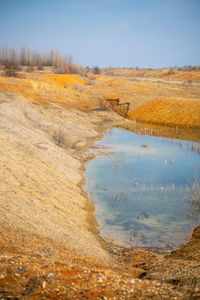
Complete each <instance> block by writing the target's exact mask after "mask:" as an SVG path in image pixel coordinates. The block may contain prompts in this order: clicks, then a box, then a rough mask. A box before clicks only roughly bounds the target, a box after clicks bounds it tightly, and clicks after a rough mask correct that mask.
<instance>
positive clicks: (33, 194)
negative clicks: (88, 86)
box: [0, 92, 110, 261]
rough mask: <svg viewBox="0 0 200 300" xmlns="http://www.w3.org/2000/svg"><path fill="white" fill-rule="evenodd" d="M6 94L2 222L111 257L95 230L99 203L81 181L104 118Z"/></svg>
mask: <svg viewBox="0 0 200 300" xmlns="http://www.w3.org/2000/svg"><path fill="white" fill-rule="evenodd" d="M0 99H1V103H0V113H1V123H0V162H1V173H0V181H1V198H0V216H1V217H0V218H1V221H4V222H6V223H8V224H13V225H16V226H19V227H20V228H22V229H25V230H29V231H31V232H34V233H38V234H41V235H42V236H45V237H50V238H53V239H57V240H60V241H62V242H66V243H67V244H68V246H69V247H70V248H71V249H73V248H74V249H75V250H77V251H79V252H80V253H82V254H83V255H87V256H90V255H91V256H94V257H95V256H97V258H98V259H100V258H101V259H103V260H105V261H109V260H110V258H109V256H108V254H107V253H106V252H105V251H104V250H103V248H102V245H101V244H100V242H99V241H98V239H97V237H96V236H95V234H94V232H95V233H96V232H97V226H96V223H95V219H94V218H93V216H92V214H93V210H94V208H93V206H92V204H91V203H90V202H89V201H88V200H87V198H86V197H85V196H84V194H83V192H82V190H81V188H80V187H79V186H78V184H79V183H80V181H81V180H82V167H83V166H82V163H81V161H80V158H81V160H84V159H85V160H86V159H87V158H88V156H89V155H86V154H83V153H82V151H81V149H82V148H84V147H87V144H88V141H89V140H91V139H93V140H94V139H95V138H97V137H98V136H99V133H98V132H97V131H96V126H95V125H94V123H95V122H97V121H98V117H96V118H95V116H93V117H92V116H86V115H85V114H84V113H80V112H76V111H67V110H63V109H62V108H59V107H56V106H53V105H52V106H50V107H48V108H46V109H44V108H42V107H39V106H34V105H32V104H30V103H28V101H27V100H26V99H25V98H24V97H23V96H19V95H16V94H10V93H5V92H1V94H0ZM76 155H77V158H78V159H76V158H75V156H76ZM78 155H79V157H78Z"/></svg>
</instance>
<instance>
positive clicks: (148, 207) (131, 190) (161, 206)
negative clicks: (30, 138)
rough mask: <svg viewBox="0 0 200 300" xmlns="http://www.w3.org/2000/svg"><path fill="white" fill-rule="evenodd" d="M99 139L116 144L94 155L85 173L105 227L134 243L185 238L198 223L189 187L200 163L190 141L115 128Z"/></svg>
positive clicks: (169, 243) (164, 244)
mask: <svg viewBox="0 0 200 300" xmlns="http://www.w3.org/2000/svg"><path fill="white" fill-rule="evenodd" d="M98 145H99V146H105V147H111V148H112V149H113V150H114V152H113V153H112V154H109V155H101V156H99V157H98V158H97V159H95V160H93V161H90V162H89V163H88V166H87V170H86V173H85V176H86V178H87V184H86V187H85V189H86V191H87V193H88V194H89V196H90V198H91V199H92V200H93V201H94V202H95V204H96V208H97V210H96V216H97V219H98V222H99V224H100V231H101V233H102V234H104V235H106V236H108V237H111V238H113V239H117V240H119V241H120V242H122V243H124V244H127V245H133V246H154V247H156V246H158V247H170V248H171V247H176V246H178V245H180V244H182V243H184V242H185V241H186V240H187V236H188V234H189V232H190V231H191V229H192V227H193V225H194V223H195V222H194V221H193V220H192V219H191V218H190V219H189V218H188V216H187V207H188V204H187V202H186V201H184V197H185V191H186V187H187V185H188V181H189V180H191V181H192V180H193V179H194V174H195V172H197V169H198V168H199V167H200V156H199V154H197V153H195V152H191V151H189V150H188V145H189V142H187V141H178V140H173V141H170V140H169V139H168V140H167V139H163V138H158V137H150V136H141V135H136V134H134V133H131V132H128V131H124V130H120V129H113V130H111V131H110V132H108V133H106V134H105V137H104V139H103V140H102V141H100V142H98Z"/></svg>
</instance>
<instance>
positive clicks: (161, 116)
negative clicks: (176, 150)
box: [128, 99, 200, 128]
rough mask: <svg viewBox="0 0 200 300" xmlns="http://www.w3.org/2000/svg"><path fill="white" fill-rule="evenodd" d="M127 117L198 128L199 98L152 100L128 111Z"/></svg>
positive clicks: (199, 123) (167, 124) (145, 121)
mask: <svg viewBox="0 0 200 300" xmlns="http://www.w3.org/2000/svg"><path fill="white" fill-rule="evenodd" d="M128 117H129V118H130V119H134V120H136V121H139V122H144V123H154V124H160V125H166V126H174V127H176V126H178V127H187V128H188V127H193V128H200V100H191V101H190V100H188V101H186V100H176V99H160V100H152V101H149V102H147V103H145V104H143V105H141V106H140V107H138V108H136V109H135V110H133V111H130V112H129V113H128Z"/></svg>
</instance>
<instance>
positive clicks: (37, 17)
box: [0, 0, 200, 68]
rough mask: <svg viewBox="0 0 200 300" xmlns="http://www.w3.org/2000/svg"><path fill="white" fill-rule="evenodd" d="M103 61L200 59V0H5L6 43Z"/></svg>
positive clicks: (86, 61) (160, 63) (1, 6)
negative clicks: (53, 50)
mask: <svg viewBox="0 0 200 300" xmlns="http://www.w3.org/2000/svg"><path fill="white" fill-rule="evenodd" d="M3 45H7V46H9V47H15V48H19V47H21V46H27V47H29V48H31V49H32V50H34V49H36V50H40V51H46V50H51V49H55V50H56V49H58V50H59V51H60V52H61V53H62V54H69V53H71V54H72V56H73V59H74V62H76V63H79V64H82V65H84V66H87V65H88V66H91V67H92V66H94V65H97V66H99V67H136V66H138V67H153V68H159V67H167V66H169V67H171V66H172V67H173V66H175V65H176V66H183V65H200V0H0V46H3Z"/></svg>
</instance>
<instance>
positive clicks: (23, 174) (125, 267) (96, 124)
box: [0, 82, 200, 299]
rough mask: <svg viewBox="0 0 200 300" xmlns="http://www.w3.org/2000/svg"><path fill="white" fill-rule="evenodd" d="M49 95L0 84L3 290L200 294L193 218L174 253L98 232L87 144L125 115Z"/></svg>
mask: <svg viewBox="0 0 200 300" xmlns="http://www.w3.org/2000/svg"><path fill="white" fill-rule="evenodd" d="M24 84H25V83H24ZM32 85H33V86H34V82H32ZM83 89H84V88H83ZM6 90H8V88H6ZM60 91H61V90H59V93H60ZM54 92H55V89H54V90H53V92H52V93H54ZM34 97H36V96H34ZM49 97H50V96H49V94H48V103H45V104H44V103H43V105H39V104H41V103H39V102H37V103H33V102H34V101H32V100H33V97H32V98H31V101H30V99H29V97H28V94H27V97H25V96H24V94H23V93H21V92H19V91H18V93H13V92H8V91H5V89H1V90H0V144H1V146H0V164H1V167H0V241H1V242H0V249H1V251H0V261H1V264H0V299H26V298H27V299H198V298H199V297H200V281H199V279H200V263H199V261H200V260H199V259H200V234H199V232H200V229H199V228H197V229H196V230H195V231H194V233H193V236H192V237H191V240H190V242H189V243H188V244H186V245H185V246H183V247H181V248H180V249H178V250H176V251H173V252H172V253H170V252H168V251H165V250H162V251H161V250H159V251H158V250H156V249H154V250H153V249H151V250H144V249H128V248H124V247H120V246H119V245H117V244H116V243H115V242H114V241H110V240H108V239H106V238H104V237H102V236H101V235H100V234H99V233H98V224H97V221H96V219H95V218H94V211H95V207H94V205H93V204H92V203H91V202H90V201H89V199H88V198H87V195H86V194H85V193H84V192H83V185H84V176H83V174H84V169H85V164H86V163H87V161H88V160H90V159H92V158H93V155H92V154H90V153H88V152H87V150H88V149H89V148H91V146H92V145H93V143H94V142H95V141H96V140H97V139H99V138H101V136H102V133H103V132H104V131H105V130H106V128H107V127H109V126H114V125H116V126H122V125H124V124H125V123H127V122H129V121H125V120H124V119H123V118H121V117H120V116H119V115H117V114H115V113H114V112H112V111H110V110H107V109H103V108H102V106H101V105H100V104H101V103H100V104H98V101H97V99H96V100H95V101H94V102H93V103H92V105H91V107H92V109H91V110H90V111H87V112H86V111H84V110H85V107H84V109H81V110H79V111H78V110H74V109H73V110H72V109H71V107H70V105H71V104H70V105H69V104H68V105H66V106H65V107H63V102H62V103H60V102H59V101H58V100H57V103H55V102H56V101H52V102H50V101H49ZM34 99H36V98H34ZM37 99H39V98H37ZM62 101H64V100H62ZM74 101H75V100H74ZM88 101H89V102H88V103H90V102H91V101H92V100H91V99H90V100H88ZM88 105H89V104H88ZM98 105H99V106H98Z"/></svg>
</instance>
